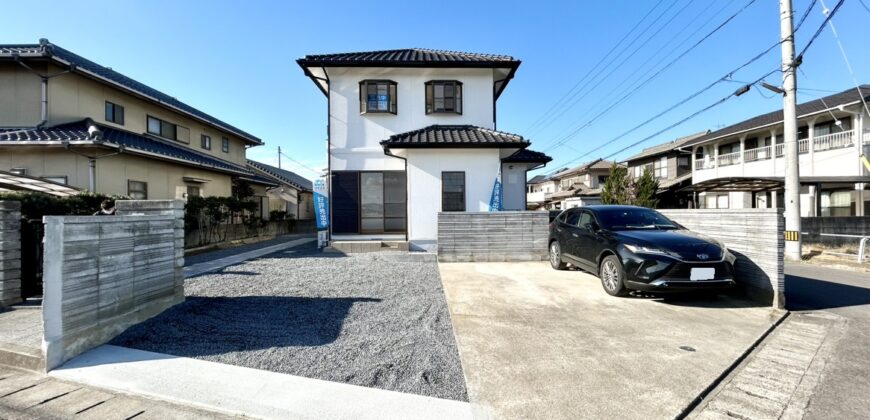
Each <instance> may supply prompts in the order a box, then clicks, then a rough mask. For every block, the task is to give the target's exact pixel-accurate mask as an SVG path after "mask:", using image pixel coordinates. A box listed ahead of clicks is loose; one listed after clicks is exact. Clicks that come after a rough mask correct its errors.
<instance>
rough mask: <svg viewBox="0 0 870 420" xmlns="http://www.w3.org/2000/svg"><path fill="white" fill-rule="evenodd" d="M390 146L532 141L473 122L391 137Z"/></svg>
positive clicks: (520, 143) (385, 143)
mask: <svg viewBox="0 0 870 420" xmlns="http://www.w3.org/2000/svg"><path fill="white" fill-rule="evenodd" d="M381 145H382V146H383V147H384V148H385V149H389V148H397V149H402V148H424V147H425V148H433V147H475V148H479V147H520V148H525V147H526V146H528V145H529V142H528V141H527V140H526V139H524V138H523V136H520V135H517V134H511V133H505V132H502V131H496V130H490V129H488V128H483V127H477V126H473V125H430V126H428V127H426V128H421V129H419V130H414V131H409V132H407V133H401V134H396V135H393V136H390V138H389V139H387V140H384V141H382V142H381Z"/></svg>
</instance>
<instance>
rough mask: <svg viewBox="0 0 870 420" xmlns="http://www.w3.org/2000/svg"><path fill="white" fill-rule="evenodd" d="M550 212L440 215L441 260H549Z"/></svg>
mask: <svg viewBox="0 0 870 420" xmlns="http://www.w3.org/2000/svg"><path fill="white" fill-rule="evenodd" d="M548 225H549V220H548V217H547V212H541V211H500V212H474V213H471V212H467V213H466V212H462V213H460V212H442V213H438V261H441V262H467V261H545V260H546V259H547V235H548Z"/></svg>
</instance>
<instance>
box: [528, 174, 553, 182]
mask: <svg viewBox="0 0 870 420" xmlns="http://www.w3.org/2000/svg"><path fill="white" fill-rule="evenodd" d="M547 179H548V178H547V176H546V175H535V176H534V177H533V178H532V179H530V180H529V181H528V183H529V184H540V183H542V182H546V181H547Z"/></svg>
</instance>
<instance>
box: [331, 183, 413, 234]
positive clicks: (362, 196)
mask: <svg viewBox="0 0 870 420" xmlns="http://www.w3.org/2000/svg"><path fill="white" fill-rule="evenodd" d="M333 188H334V189H333V209H334V210H335V211H334V216H333V217H334V218H339V217H344V218H353V219H357V218H358V220H333V226H334V229H333V232H335V233H363V234H373V233H404V232H405V225H406V220H407V178H406V175H405V172H404V171H384V172H370V171H366V172H357V171H341V172H334V173H333ZM354 190H355V191H354ZM338 209H342V210H343V211H341V212H339V211H338ZM339 227H340V229H339Z"/></svg>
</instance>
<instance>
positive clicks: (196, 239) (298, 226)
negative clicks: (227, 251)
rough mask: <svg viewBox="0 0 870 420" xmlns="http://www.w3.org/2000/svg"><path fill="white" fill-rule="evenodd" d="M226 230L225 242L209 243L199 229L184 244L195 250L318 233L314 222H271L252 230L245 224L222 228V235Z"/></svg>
mask: <svg viewBox="0 0 870 420" xmlns="http://www.w3.org/2000/svg"><path fill="white" fill-rule="evenodd" d="M225 228H226V239H224V240H223V241H208V240H206V238H203V237H202V236H203V235H202V232H201V231H200V230H199V229H194V230H189V231H187V232H186V233H185V234H184V243H185V247H187V248H195V247H198V246H204V245H214V244H220V243H226V242H231V241H238V240H241V239H248V238H257V237H272V236H278V235H287V234H291V233H314V232H316V229H315V225H314V220H270V221H268V222H266V223H265V225H263V226H257V227H256V228H250V227H248V226H246V225H243V224H233V225H227V226H221V227H220V229H221V235H223V234H224V231H223V229H225Z"/></svg>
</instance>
